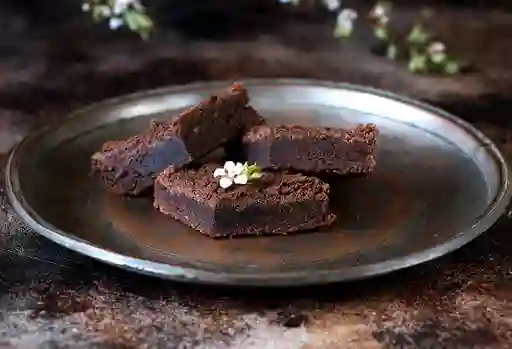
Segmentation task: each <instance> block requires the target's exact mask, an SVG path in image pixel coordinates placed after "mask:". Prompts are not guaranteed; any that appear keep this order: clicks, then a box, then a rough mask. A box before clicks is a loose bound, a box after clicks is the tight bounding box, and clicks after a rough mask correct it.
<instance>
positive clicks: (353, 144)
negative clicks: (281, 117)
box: [243, 124, 378, 174]
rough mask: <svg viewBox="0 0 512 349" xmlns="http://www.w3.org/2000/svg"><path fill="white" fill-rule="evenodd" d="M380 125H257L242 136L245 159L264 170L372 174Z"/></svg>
mask: <svg viewBox="0 0 512 349" xmlns="http://www.w3.org/2000/svg"><path fill="white" fill-rule="evenodd" d="M377 134H378V131H377V127H376V126H375V125H374V124H366V125H358V126H356V127H355V128H353V129H350V130H345V129H341V128H333V127H306V126H298V125H280V126H269V125H266V124H263V125H258V126H254V127H253V128H251V130H250V131H249V132H247V133H246V134H245V136H244V138H243V143H244V148H245V153H246V160H247V161H248V162H249V163H256V164H258V166H259V167H260V168H263V169H281V170H284V169H287V170H293V171H300V172H311V173H319V172H325V173H335V174H353V173H370V172H372V171H373V169H374V168H375V165H376V159H375V152H376V140H377Z"/></svg>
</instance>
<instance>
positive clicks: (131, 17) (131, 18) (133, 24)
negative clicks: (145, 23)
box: [123, 11, 139, 32]
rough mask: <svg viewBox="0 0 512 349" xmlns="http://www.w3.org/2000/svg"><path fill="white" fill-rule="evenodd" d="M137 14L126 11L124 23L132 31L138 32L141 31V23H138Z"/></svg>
mask: <svg viewBox="0 0 512 349" xmlns="http://www.w3.org/2000/svg"><path fill="white" fill-rule="evenodd" d="M136 14H137V12H134V11H126V12H125V13H124V14H123V18H124V21H125V23H126V25H127V26H128V28H130V30H131V31H134V32H136V31H137V30H138V29H139V23H138V22H137V16H136Z"/></svg>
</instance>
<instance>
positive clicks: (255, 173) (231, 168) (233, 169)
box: [213, 161, 261, 189]
mask: <svg viewBox="0 0 512 349" xmlns="http://www.w3.org/2000/svg"><path fill="white" fill-rule="evenodd" d="M213 177H214V178H219V185H220V186H221V188H224V189H226V188H229V187H230V186H231V185H233V184H239V185H244V184H247V183H248V182H249V180H251V179H256V178H260V177H261V173H260V170H259V168H258V167H257V166H256V165H252V166H249V165H248V164H247V163H245V164H242V163H240V162H237V163H236V164H235V163H234V162H233V161H226V163H225V164H224V167H221V168H217V169H215V171H213Z"/></svg>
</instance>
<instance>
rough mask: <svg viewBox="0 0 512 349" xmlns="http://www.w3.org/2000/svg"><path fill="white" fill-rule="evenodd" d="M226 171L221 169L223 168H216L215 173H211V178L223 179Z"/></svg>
mask: <svg viewBox="0 0 512 349" xmlns="http://www.w3.org/2000/svg"><path fill="white" fill-rule="evenodd" d="M226 174H227V173H226V170H225V169H223V168H217V169H215V171H213V177H214V178H217V177H224V176H226Z"/></svg>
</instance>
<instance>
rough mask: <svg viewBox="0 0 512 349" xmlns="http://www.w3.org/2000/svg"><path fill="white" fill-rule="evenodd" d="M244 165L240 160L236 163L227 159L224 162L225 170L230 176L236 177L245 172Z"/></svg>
mask: <svg viewBox="0 0 512 349" xmlns="http://www.w3.org/2000/svg"><path fill="white" fill-rule="evenodd" d="M243 170H244V165H243V164H242V163H240V162H237V163H236V164H235V163H234V162H233V161H226V163H225V164H224V171H226V174H227V175H228V176H229V177H235V176H236V175H239V174H241V173H242V172H243Z"/></svg>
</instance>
